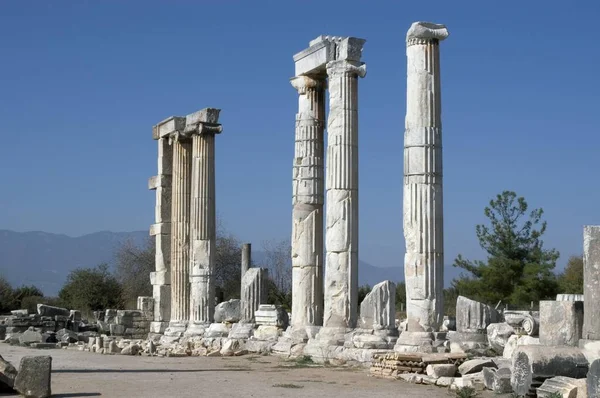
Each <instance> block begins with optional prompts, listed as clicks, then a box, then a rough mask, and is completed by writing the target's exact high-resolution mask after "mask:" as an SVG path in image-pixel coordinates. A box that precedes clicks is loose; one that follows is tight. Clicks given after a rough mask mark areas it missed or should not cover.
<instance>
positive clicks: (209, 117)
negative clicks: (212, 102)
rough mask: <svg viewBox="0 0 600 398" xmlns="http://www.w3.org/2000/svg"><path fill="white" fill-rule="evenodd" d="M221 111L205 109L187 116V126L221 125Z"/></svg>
mask: <svg viewBox="0 0 600 398" xmlns="http://www.w3.org/2000/svg"><path fill="white" fill-rule="evenodd" d="M219 113H221V110H220V109H216V108H204V109H200V110H199V111H196V112H194V113H190V114H189V115H187V116H186V121H185V122H186V124H188V125H190V124H198V123H219Z"/></svg>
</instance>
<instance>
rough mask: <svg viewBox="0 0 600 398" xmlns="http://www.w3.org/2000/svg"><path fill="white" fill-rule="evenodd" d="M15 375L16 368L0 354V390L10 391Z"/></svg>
mask: <svg viewBox="0 0 600 398" xmlns="http://www.w3.org/2000/svg"><path fill="white" fill-rule="evenodd" d="M16 377H17V369H16V368H15V367H14V366H13V365H12V364H11V363H10V362H8V361H6V360H5V359H4V358H2V356H0V392H3V391H4V392H10V391H12V389H13V386H14V385H15V378H16ZM3 387H4V388H3Z"/></svg>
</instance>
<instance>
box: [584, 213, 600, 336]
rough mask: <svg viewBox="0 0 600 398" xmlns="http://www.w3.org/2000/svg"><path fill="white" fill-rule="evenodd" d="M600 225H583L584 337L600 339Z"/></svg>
mask: <svg viewBox="0 0 600 398" xmlns="http://www.w3.org/2000/svg"><path fill="white" fill-rule="evenodd" d="M598 286H600V225H586V226H584V227H583V297H584V302H585V306H586V308H588V309H590V310H586V311H585V314H584V316H583V334H582V336H583V338H584V339H588V340H600V312H598V311H597V309H598V308H600V289H598Z"/></svg>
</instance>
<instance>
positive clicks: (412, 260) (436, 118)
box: [403, 22, 447, 331]
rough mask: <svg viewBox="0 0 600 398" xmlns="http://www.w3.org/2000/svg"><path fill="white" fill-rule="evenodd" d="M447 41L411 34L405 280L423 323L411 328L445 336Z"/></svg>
mask: <svg viewBox="0 0 600 398" xmlns="http://www.w3.org/2000/svg"><path fill="white" fill-rule="evenodd" d="M444 32H445V33H444ZM446 36H447V30H446V29H445V27H444V26H443V25H436V24H431V23H423V22H416V23H414V24H413V25H412V26H411V28H410V29H409V31H408V33H407V47H406V56H407V103H406V120H405V123H406V129H405V134H404V205H403V207H404V211H403V219H404V238H405V241H406V254H405V259H404V274H405V280H406V296H407V297H406V298H407V300H406V301H407V304H406V310H407V316H408V318H409V320H410V319H413V320H416V321H417V322H418V323H410V322H409V325H415V326H416V328H417V329H420V330H422V331H436V330H439V328H440V326H441V324H442V317H443V309H444V307H443V286H444V253H443V249H444V235H443V189H442V186H443V185H442V121H441V85H440V61H439V41H440V40H443V39H444V38H445V37H446ZM415 331H419V330H415Z"/></svg>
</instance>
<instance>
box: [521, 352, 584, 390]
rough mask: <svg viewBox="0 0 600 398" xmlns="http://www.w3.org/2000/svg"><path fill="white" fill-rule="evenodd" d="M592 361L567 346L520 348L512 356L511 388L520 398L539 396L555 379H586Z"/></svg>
mask: <svg viewBox="0 0 600 398" xmlns="http://www.w3.org/2000/svg"><path fill="white" fill-rule="evenodd" d="M587 372H588V361H587V359H586V358H585V356H584V355H583V353H582V352H581V350H580V349H578V348H575V347H567V346H555V347H551V348H549V347H546V346H542V345H531V346H521V347H518V348H517V349H516V350H515V352H514V353H513V356H512V375H511V380H510V382H511V385H512V388H513V391H514V392H515V394H517V395H527V394H532V393H533V394H535V389H536V387H538V386H539V385H541V384H542V383H543V382H544V381H545V380H546V379H548V378H551V377H554V376H565V377H572V378H575V379H579V378H584V377H585V376H586V374H587Z"/></svg>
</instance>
